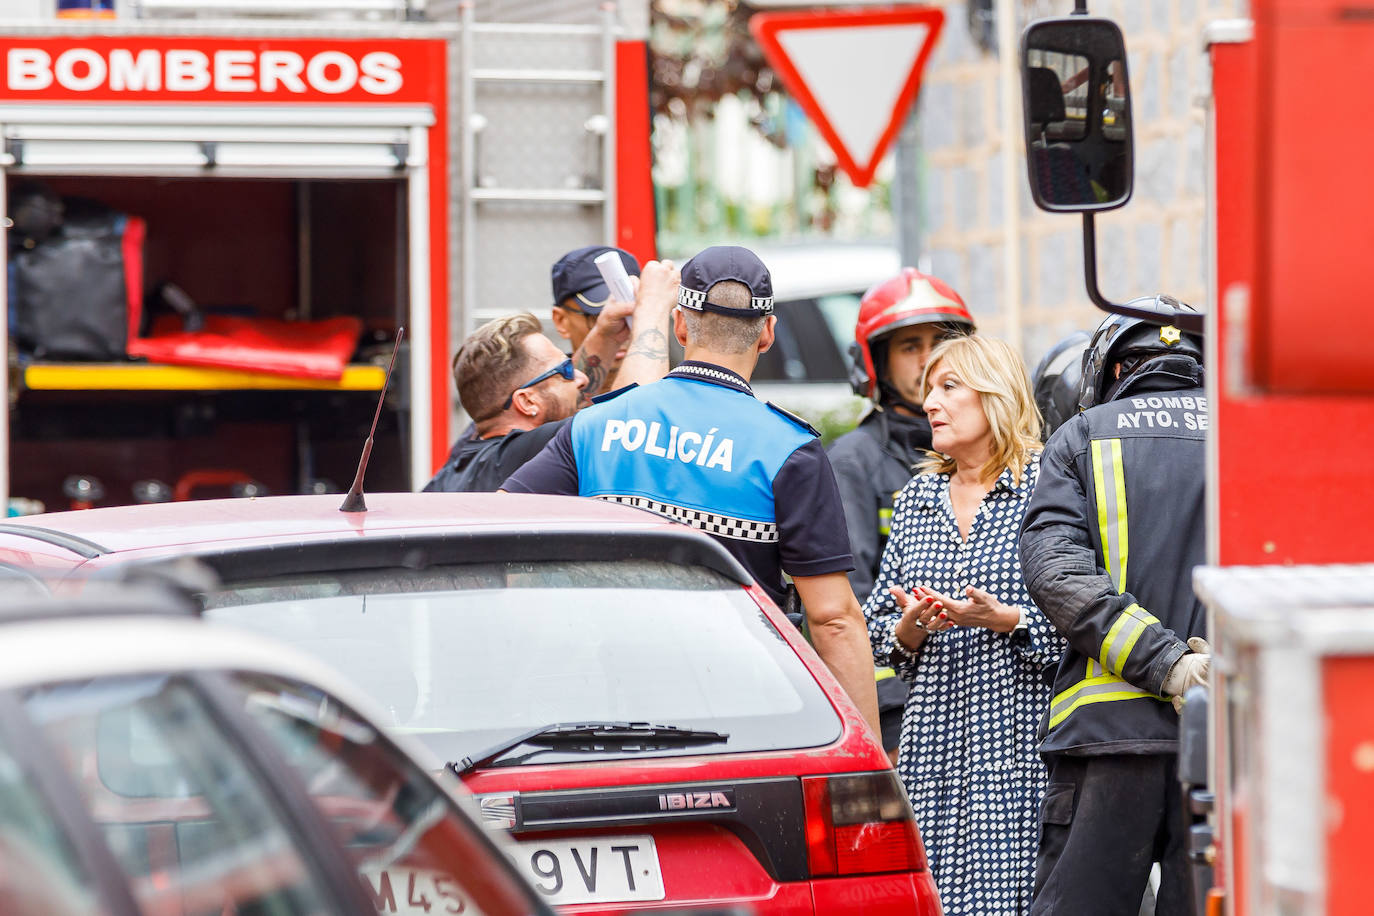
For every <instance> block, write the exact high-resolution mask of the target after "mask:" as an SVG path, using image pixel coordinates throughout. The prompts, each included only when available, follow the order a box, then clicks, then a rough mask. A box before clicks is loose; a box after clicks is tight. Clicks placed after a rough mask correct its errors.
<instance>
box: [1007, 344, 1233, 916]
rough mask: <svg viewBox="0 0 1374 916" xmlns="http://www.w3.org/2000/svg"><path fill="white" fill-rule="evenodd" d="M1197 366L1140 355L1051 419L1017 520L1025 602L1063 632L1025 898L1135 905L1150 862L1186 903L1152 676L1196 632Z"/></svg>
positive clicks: (1172, 733) (1172, 746)
mask: <svg viewBox="0 0 1374 916" xmlns="http://www.w3.org/2000/svg"><path fill="white" fill-rule="evenodd" d="M1206 427H1207V404H1206V397H1205V395H1204V393H1203V389H1202V369H1201V368H1200V367H1199V366H1198V364H1197V362H1196V361H1194V360H1193V359H1192V358H1190V357H1188V356H1183V355H1168V356H1162V357H1156V358H1155V359H1153V360H1151V361H1150V362H1149V363H1147V364H1145V365H1144V366H1142V367H1141V368H1140V369H1139V370H1137V372H1136V373H1135V374H1134V375H1133V376H1132V377H1130V378H1128V379H1127V380H1126V382H1125V383H1123V385H1122V388H1121V390H1119V391H1118V392H1117V393H1116V394H1115V396H1114V397H1113V399H1112V400H1111V401H1109V402H1107V403H1105V404H1101V405H1099V406H1097V407H1093V408H1091V409H1089V410H1087V411H1085V412H1083V413H1081V414H1079V415H1078V416H1076V417H1074V418H1072V419H1071V420H1069V421H1068V422H1067V423H1065V424H1064V426H1062V427H1061V428H1060V429H1059V430H1058V431H1057V432H1056V433H1055V434H1054V436H1053V437H1051V439H1050V441H1049V443H1048V444H1047V445H1046V448H1045V452H1044V455H1043V457H1042V458H1041V462H1040V480H1039V483H1038V485H1037V486H1036V489H1035V493H1034V495H1033V497H1032V498H1031V502H1030V506H1029V508H1028V510H1027V512H1026V519H1025V523H1024V527H1023V529H1022V535H1021V563H1022V569H1023V572H1024V574H1025V578H1026V584H1027V586H1028V588H1029V590H1030V593H1031V597H1032V598H1034V599H1035V603H1036V605H1038V606H1039V607H1040V608H1041V609H1043V610H1044V612H1045V614H1046V616H1048V617H1049V618H1050V620H1051V621H1052V622H1053V623H1054V624H1055V626H1056V627H1058V628H1059V630H1060V631H1062V632H1063V633H1064V634H1065V636H1066V637H1067V638H1068V640H1069V646H1070V648H1069V650H1068V651H1067V652H1066V654H1065V656H1064V658H1063V659H1062V661H1061V662H1060V665H1059V670H1058V674H1057V675H1056V677H1055V681H1054V697H1053V700H1052V702H1051V706H1050V709H1049V711H1048V713H1047V715H1046V717H1045V719H1044V720H1043V722H1042V725H1041V736H1042V739H1043V740H1042V744H1041V753H1042V754H1043V755H1044V756H1045V759H1046V761H1047V763H1048V764H1049V767H1050V783H1049V787H1048V789H1047V791H1046V794H1045V799H1044V802H1043V805H1042V808H1041V815H1042V817H1041V819H1042V824H1041V840H1040V852H1039V857H1038V860H1037V867H1036V897H1035V904H1034V907H1033V909H1032V913H1036V914H1050V913H1053V914H1065V916H1078V914H1087V913H1091V914H1094V916H1111V914H1117V913H1120V914H1129V916H1134V914H1136V913H1137V912H1138V909H1139V906H1140V901H1141V897H1142V895H1143V893H1144V888H1145V883H1146V880H1147V878H1148V874H1149V869H1150V865H1151V863H1152V862H1154V861H1158V862H1160V863H1161V865H1162V868H1163V880H1162V882H1161V887H1160V895H1159V899H1158V903H1157V906H1156V913H1157V914H1159V916H1172V914H1175V913H1185V912H1188V911H1189V906H1190V904H1189V903H1188V891H1187V887H1188V884H1187V881H1188V879H1187V872H1186V863H1185V861H1184V859H1183V848H1182V844H1183V839H1184V838H1183V836H1182V830H1183V827H1182V822H1181V809H1180V807H1179V790H1178V785H1177V781H1176V779H1175V778H1174V771H1175V765H1174V759H1175V754H1176V749H1177V743H1178V742H1177V739H1178V716H1177V714H1176V713H1175V712H1174V710H1173V707H1172V706H1171V705H1170V703H1169V702H1168V700H1166V699H1164V698H1163V697H1162V696H1161V693H1160V691H1161V689H1162V685H1163V682H1164V679H1165V676H1166V675H1167V674H1168V672H1169V669H1170V667H1172V665H1173V664H1174V662H1176V661H1177V660H1178V659H1179V657H1180V656H1182V655H1183V654H1184V652H1186V651H1187V646H1186V644H1185V640H1186V639H1187V638H1188V637H1189V636H1205V635H1206V632H1205V628H1206V618H1205V615H1204V611H1203V608H1202V605H1201V603H1200V602H1199V601H1198V599H1197V598H1196V597H1195V596H1194V595H1193V591H1192V568H1193V567H1194V566H1196V565H1198V564H1200V563H1202V562H1203V560H1204V550H1205V534H1204V524H1203V517H1204V498H1203V487H1204V481H1205V478H1206V468H1205V458H1204V454H1205V444H1204V440H1205V436H1206Z"/></svg>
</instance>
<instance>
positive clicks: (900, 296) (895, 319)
mask: <svg viewBox="0 0 1374 916" xmlns="http://www.w3.org/2000/svg"><path fill="white" fill-rule="evenodd" d="M927 322H938V323H940V324H950V325H959V326H962V328H963V329H964V330H965V331H967V332H969V333H972V332H973V331H974V330H975V329H976V325H975V324H974V321H973V316H972V315H970V314H969V311H968V306H966V305H964V300H963V299H962V298H960V296H959V294H958V293H956V292H955V291H954V290H952V289H950V287H949V286H948V285H947V284H946V283H945V282H944V281H943V280H940V279H938V278H936V277H932V276H930V274H923V273H921V272H920V271H919V270H917V269H916V268H914V267H903V268H902V272H901V273H900V274H898V275H897V276H895V277H893V278H892V279H890V280H884V281H883V282H882V283H879V284H877V285H876V286H874V287H873V288H872V289H870V290H869V291H868V292H866V293H864V297H863V299H862V300H860V302H859V321H858V323H857V324H856V325H855V327H854V343H853V345H852V346H851V349H850V352H851V353H852V355H853V356H854V369H853V371H852V372H851V373H850V379H849V381H850V384H851V385H852V386H853V388H854V393H855V394H857V395H859V396H860V397H867V398H872V397H876V395H877V369H876V367H875V366H874V363H873V344H875V343H876V342H878V341H879V340H881V339H882V338H883V337H886V336H887V335H888V334H891V333H892V332H893V331H895V330H897V329H898V328H904V327H906V326H907V325H911V324H925V323H927Z"/></svg>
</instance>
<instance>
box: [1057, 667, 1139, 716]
mask: <svg viewBox="0 0 1374 916" xmlns="http://www.w3.org/2000/svg"><path fill="white" fill-rule="evenodd" d="M1094 667H1095V663H1094V662H1092V661H1091V660H1090V661H1089V662H1088V670H1089V671H1090V672H1091V671H1092V670H1093V669H1094ZM1098 670H1100V669H1098ZM1140 699H1152V700H1159V699H1160V698H1159V697H1157V696H1155V695H1154V694H1153V693H1150V692H1149V691H1148V690H1142V689H1141V688H1139V687H1135V686H1132V685H1131V684H1128V683H1126V682H1125V681H1123V680H1122V679H1121V678H1119V677H1117V676H1116V675H1114V674H1097V675H1092V674H1090V675H1089V676H1088V677H1086V678H1084V679H1083V680H1081V681H1079V682H1078V683H1077V684H1074V685H1073V686H1072V687H1070V688H1069V689H1068V690H1065V691H1064V692H1063V693H1061V694H1059V695H1058V696H1056V697H1055V698H1054V700H1052V701H1051V703H1050V728H1054V727H1055V726H1057V725H1059V724H1060V723H1062V722H1063V721H1064V720H1065V719H1067V718H1068V717H1069V716H1070V715H1071V714H1072V713H1073V711H1074V710H1075V709H1078V708H1079V707H1080V706H1087V705H1089V704H1091V703H1110V702H1113V701H1115V700H1140Z"/></svg>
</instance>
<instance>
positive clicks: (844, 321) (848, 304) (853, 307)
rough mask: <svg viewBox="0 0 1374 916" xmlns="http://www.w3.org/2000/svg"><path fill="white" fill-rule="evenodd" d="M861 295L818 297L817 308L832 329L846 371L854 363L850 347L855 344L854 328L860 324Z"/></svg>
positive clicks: (842, 294) (826, 324)
mask: <svg viewBox="0 0 1374 916" xmlns="http://www.w3.org/2000/svg"><path fill="white" fill-rule="evenodd" d="M862 298H863V297H862V294H861V293H857V292H854V293H833V294H831V295H829V296H818V297H816V307H817V308H819V309H820V311H821V316H822V317H823V318H824V319H825V326H826V327H827V328H829V329H830V336H831V338H832V339H834V341H835V346H836V348H838V349H839V351H840V354H841V355H842V357H843V359H844V367H845V371H846V372H848V371H849V367H850V366H852V365H853V363H854V361H853V359H851V358H850V355H849V345H850V344H852V343H853V342H854V326H855V325H856V324H858V323H859V303H860V300H861V299H862Z"/></svg>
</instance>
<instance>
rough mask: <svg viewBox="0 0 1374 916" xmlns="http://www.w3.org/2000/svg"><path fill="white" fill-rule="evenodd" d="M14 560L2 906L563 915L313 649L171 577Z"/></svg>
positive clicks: (57, 913)
mask: <svg viewBox="0 0 1374 916" xmlns="http://www.w3.org/2000/svg"><path fill="white" fill-rule="evenodd" d="M8 572H9V573H10V575H6V576H0V913H4V914H5V916H78V914H80V916H85V914H110V916H163V914H166V916H249V914H253V916H256V914H271V916H296V914H300V916H306V914H310V916H314V914H323V913H331V914H353V916H372V914H374V913H419V912H426V913H448V914H457V913H465V914H472V913H484V914H486V916H496V914H504V916H524V914H542V913H548V912H549V910H548V908H547V906H546V905H545V904H544V903H543V901H542V900H541V899H540V897H539V896H538V895H536V894H535V893H534V891H533V890H532V889H531V888H530V886H529V885H528V884H527V883H525V882H524V881H523V879H521V878H520V877H519V875H518V874H517V873H516V871H515V870H514V869H513V868H512V867H511V865H510V863H509V861H508V858H507V856H506V854H505V853H503V852H502V851H501V850H500V849H499V848H498V845H497V842H495V841H497V840H500V839H501V838H499V837H493V836H491V835H490V833H489V832H488V831H485V830H483V829H481V827H479V826H478V825H477V823H476V822H475V821H474V820H472V819H471V818H469V817H468V816H467V815H466V814H465V813H464V812H463V811H462V810H461V809H460V807H459V803H458V799H457V798H456V797H455V796H453V795H452V794H450V790H449V789H446V788H445V787H443V786H441V785H440V784H439V783H438V782H436V781H435V779H434V777H433V776H432V775H431V774H430V773H429V772H427V770H428V769H429V767H427V766H425V765H422V764H421V763H419V762H417V761H416V760H415V759H414V758H413V757H412V756H411V755H410V753H408V752H407V750H406V749H404V748H402V747H401V746H398V744H397V743H396V741H395V740H393V739H392V738H390V737H388V736H387V735H386V734H385V733H384V732H382V731H381V730H380V729H379V728H378V727H377V726H376V725H375V724H374V723H373V722H372V721H371V720H370V719H369V718H368V717H367V716H366V715H364V714H363V713H360V712H358V711H357V707H358V706H368V705H369V703H368V701H367V700H366V698H364V697H361V696H360V695H359V694H358V693H357V691H356V689H355V688H353V687H352V686H351V685H349V684H347V683H346V682H344V681H343V680H342V679H341V678H340V677H339V676H338V675H337V674H334V673H333V672H331V671H329V670H328V669H327V668H326V667H325V666H324V665H322V664H320V663H319V662H318V661H317V660H315V659H313V658H310V657H308V656H305V655H302V654H300V653H297V652H295V651H292V650H290V649H288V648H286V647H284V646H281V645H279V644H277V643H274V642H272V641H269V640H264V639H262V638H261V637H258V636H255V635H253V634H250V633H243V632H237V631H232V630H229V629H227V628H223V627H215V626H211V625H209V624H206V623H204V622H203V621H201V620H199V619H197V618H196V617H195V616H194V613H195V609H194V607H191V608H189V609H188V608H187V606H186V604H185V602H180V603H179V602H177V601H174V600H171V599H169V598H168V596H167V595H165V594H162V593H156V592H150V591H146V590H132V591H130V590H127V589H121V590H118V591H109V590H108V589H109V584H108V583H104V584H99V585H95V586H93V587H91V588H88V589H85V590H83V592H82V593H81V595H80V596H79V597H60V598H53V597H41V593H42V591H43V590H44V589H43V588H42V583H40V582H39V581H38V580H37V579H35V578H33V577H31V576H28V575H21V574H19V573H18V572H17V571H16V570H14V569H12V568H11V569H9V570H8ZM16 586H18V587H16ZM401 740H402V742H404V743H409V741H410V739H401Z"/></svg>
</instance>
